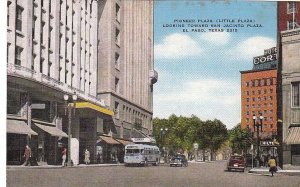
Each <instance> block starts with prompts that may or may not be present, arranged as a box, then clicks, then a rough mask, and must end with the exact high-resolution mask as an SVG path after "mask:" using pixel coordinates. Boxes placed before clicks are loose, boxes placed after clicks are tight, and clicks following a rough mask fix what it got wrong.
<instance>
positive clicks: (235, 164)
mask: <svg viewBox="0 0 300 187" xmlns="http://www.w3.org/2000/svg"><path fill="white" fill-rule="evenodd" d="M227 169H228V171H231V170H240V171H242V172H244V171H245V158H244V157H243V156H241V155H232V156H231V157H230V159H229V161H228V163H227Z"/></svg>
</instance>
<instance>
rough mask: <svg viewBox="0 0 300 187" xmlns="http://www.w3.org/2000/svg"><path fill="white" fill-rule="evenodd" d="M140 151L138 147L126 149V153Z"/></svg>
mask: <svg viewBox="0 0 300 187" xmlns="http://www.w3.org/2000/svg"><path fill="white" fill-rule="evenodd" d="M131 153H140V150H139V149H126V154H131Z"/></svg>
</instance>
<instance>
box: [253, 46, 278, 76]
mask: <svg viewBox="0 0 300 187" xmlns="http://www.w3.org/2000/svg"><path fill="white" fill-rule="evenodd" d="M277 59H278V57H277V48H276V47H272V48H270V49H265V50H264V55H262V56H257V57H254V58H253V70H264V69H273V68H277V65H278V60H277Z"/></svg>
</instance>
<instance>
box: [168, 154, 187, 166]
mask: <svg viewBox="0 0 300 187" xmlns="http://www.w3.org/2000/svg"><path fill="white" fill-rule="evenodd" d="M170 166H171V167H172V166H180V167H182V166H184V167H187V166H188V161H187V159H186V157H185V155H175V156H173V157H172V158H171V160H170Z"/></svg>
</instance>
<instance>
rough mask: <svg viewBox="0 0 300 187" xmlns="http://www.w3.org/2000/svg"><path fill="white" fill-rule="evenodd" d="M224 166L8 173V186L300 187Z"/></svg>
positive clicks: (291, 179) (292, 179) (293, 179)
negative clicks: (234, 170)
mask: <svg viewBox="0 0 300 187" xmlns="http://www.w3.org/2000/svg"><path fill="white" fill-rule="evenodd" d="M225 164H226V163H225V162H215V163H190V164H189V166H188V167H187V168H184V167H183V168H180V167H177V168H176V167H168V166H149V167H125V166H114V167H85V168H56V169H17V170H14V169H9V170H7V186H8V187H18V186H22V187H23V186H28V187H33V186H43V187H44V186H45V187H48V186H49V187H50V186H51V187H52V186H57V187H65V186H72V187H77V186H80V187H85V186H97V187H99V186H100V187H102V186H118V187H120V186H139V187H140V186H147V187H148V186H164V187H165V186H167V187H168V186H172V187H175V186H176V187H177V186H197V187H198V186H213V187H214V186H226V187H227V186H242V187H247V186H272V187H273V186H278V187H279V186H280V187H281V186H292V187H299V186H300V177H299V176H287V175H282V174H277V175H276V176H275V177H270V176H265V175H254V174H248V173H247V172H245V173H241V172H227V171H224V169H225Z"/></svg>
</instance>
